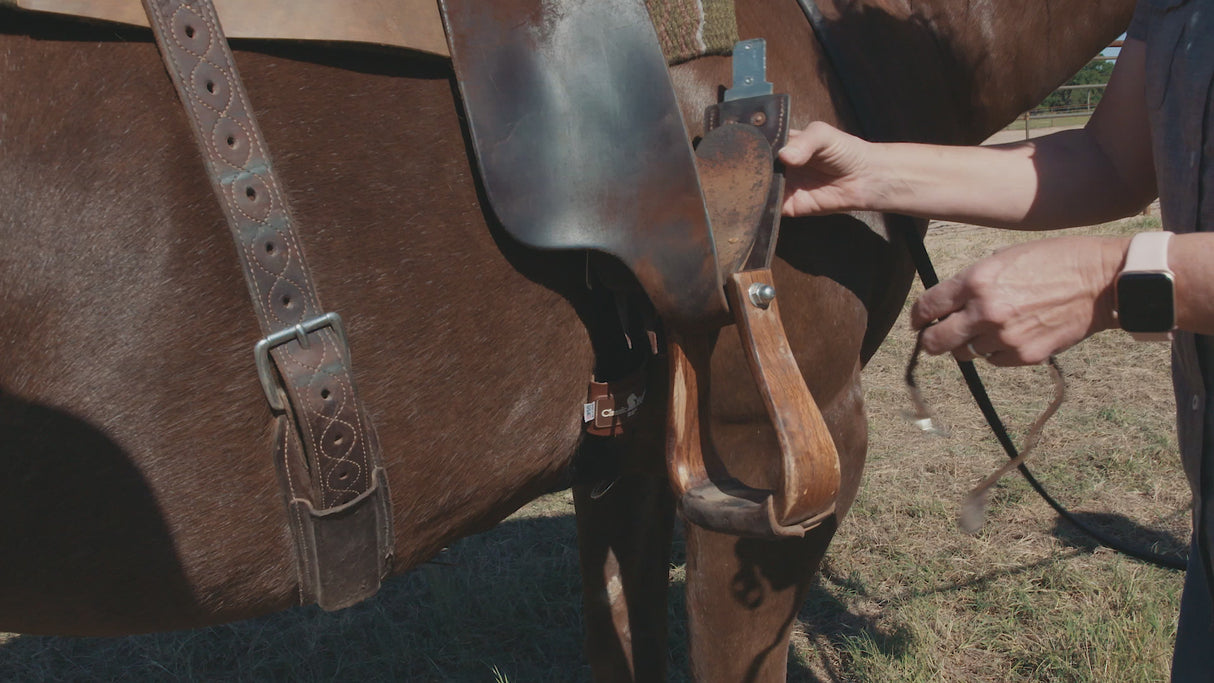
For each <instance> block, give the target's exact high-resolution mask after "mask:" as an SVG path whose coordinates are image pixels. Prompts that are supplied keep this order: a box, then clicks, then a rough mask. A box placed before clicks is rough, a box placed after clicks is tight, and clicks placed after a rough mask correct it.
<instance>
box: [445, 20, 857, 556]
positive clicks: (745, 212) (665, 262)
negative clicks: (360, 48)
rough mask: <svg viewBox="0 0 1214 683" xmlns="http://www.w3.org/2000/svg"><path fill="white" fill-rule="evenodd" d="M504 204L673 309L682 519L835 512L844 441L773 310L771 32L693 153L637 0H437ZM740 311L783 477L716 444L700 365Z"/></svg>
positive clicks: (473, 123)
mask: <svg viewBox="0 0 1214 683" xmlns="http://www.w3.org/2000/svg"><path fill="white" fill-rule="evenodd" d="M440 6H441V8H442V12H443V17H444V20H445V22H446V26H447V33H448V40H449V43H450V47H451V56H452V62H453V64H454V67H455V71H456V75H457V77H458V81H459V87H460V92H461V95H462V97H463V103H464V109H465V112H466V114H467V121H468V128H469V131H470V133H471V137H472V140H473V146H474V148H475V150H476V155H477V161H478V164H479V167H480V172H481V178H482V181H483V184H484V188H485V192H486V195H487V196H488V198H489V202H490V204H491V206H492V209H493V211H494V213H495V214H496V215H497V217H498V219H499V220H500V221H501V223H502V225H503V226H504V227H505V229H506V230H507V231H509V232H510V233H511V234H512V235H513V236H514V237H515V238H517V239H518V240H520V241H521V242H523V243H524V244H527V245H530V246H532V247H536V248H540V249H588V250H592V251H597V252H603V253H606V254H610V255H611V256H614V257H615V258H617V259H618V260H619V261H620V262H622V263H623V264H624V265H625V266H627V267H628V268H629V270H631V272H632V274H633V275H634V276H635V277H636V279H637V280H638V281H639V282H640V284H641V286H642V287H643V289H644V291H645V293H646V294H647V295H648V296H649V299H650V301H651V302H652V304H653V306H654V308H655V309H656V310H657V312H658V314H659V316H660V317H661V319H662V321H663V326H664V329H665V331H666V336H667V351H668V354H669V364H670V380H671V388H670V405H669V406H668V410H669V412H668V416H667V444H668V447H667V470H668V473H669V475H670V478H671V482H672V484H673V487H674V489H675V493H676V495H677V496H678V499H679V507H680V510H681V511H682V513H683V515H684V517H685V518H687V519H688V520H690V521H692V522H694V523H696V524H700V525H703V526H705V527H708V528H711V529H714V530H717V531H721V532H725V533H731V534H736V535H745V536H758V537H778V536H800V535H803V534H804V533H805V532H806V531H807V530H808V529H811V528H813V527H815V526H817V525H818V524H820V523H821V522H822V521H823V520H824V519H826V518H827V517H829V516H830V515H831V514H832V513H833V511H834V502H835V497H836V495H837V493H838V487H839V463H838V454H837V453H836V451H835V447H834V443H833V441H832V439H831V437H830V434H829V432H828V430H827V428H826V424H825V422H824V421H823V419H822V416H821V413H820V411H819V410H818V408H817V405H816V403H815V402H814V399H813V397H812V395H811V394H810V392H809V390H808V388H807V387H806V385H805V381H804V379H803V377H802V375H801V373H800V371H799V369H798V368H797V365H796V361H795V360H794V358H793V355H792V351H791V349H790V347H789V345H788V341H787V339H786V337H785V334H784V328H783V324H782V323H781V322H780V317H779V309H778V305H777V303H776V301H775V298H774V297H775V290H774V287H773V286H772V275H771V270H770V264H771V259H772V255H773V252H774V247H775V242H776V233H777V229H778V224H779V211H778V207H779V203H780V200H781V198H782V196H783V177H782V175H781V174H779V173H777V172H776V168H775V156H774V155H775V151H776V150H777V149H778V148H779V147H780V146H782V145H783V144H784V142H785V139H786V135H787V129H788V97H787V96H784V95H773V94H771V84H769V83H766V81H765V74H764V73H763V71H764V66H765V60H764V58H763V56H762V53H763V43H762V41H761V40H760V41H743V42H742V43H739V44H738V46H737V47H736V48H735V51H734V70H735V78H734V87H733V88H731V89H730V90H727V91H726V93H725V101H723V102H722V103H720V104H718V105H715V106H713V107H710V108H709V110H708V112H707V113H706V120H705V130H706V131H708V132H707V133H706V135H705V137H704V139H703V140H702V141H701V142H700V144H699V146H698V148H697V149H696V150H695V151H693V150H692V148H691V144H690V141H689V137H688V134H687V130H686V128H685V127H684V125H683V119H682V115H681V113H680V109H679V106H678V103H677V101H676V99H675V96H674V89H673V86H672V85H671V82H670V77H669V74H668V71H667V68H666V62H665V59H664V58H663V56H662V52H661V49H660V47H659V44H658V40H657V36H656V35H655V33H654V30H653V27H652V25H651V23H650V17H649V15H648V13H647V10H646V7H645V5H644V3H642V2H641V1H640V0H601V1H596V2H585V1H584V0H543V1H540V0H498V1H497V2H494V3H493V4H492V5H491V6H489V5H486V4H485V3H483V2H479V0H440ZM731 322H732V323H736V325H737V327H738V331H739V333H740V334H741V336H742V342H743V347H744V348H745V349H746V350H747V355H748V360H749V364H750V367H751V371H752V375H753V377H754V379H755V381H756V383H757V385H758V388H759V391H760V393H761V395H762V396H763V399H764V402H765V404H766V407H767V411H768V416H769V418H770V419H771V422H772V424H773V426H774V427H775V431H776V434H777V437H778V442H779V450H780V452H779V453H778V454H776V453H758V452H757V453H756V454H755V456H754V457H760V458H764V459H765V460H768V461H773V460H774V461H775V462H774V465H772V466H770V467H769V469H771V470H774V471H778V474H776V476H774V477H773V479H774V480H775V482H776V483H775V485H774V486H766V487H753V486H750V485H747V484H745V483H743V482H741V481H738V480H737V479H735V478H733V477H731V476H729V474H728V473H727V472H725V471H723V468H722V467H721V466H720V462H721V461H720V460H719V458H717V457H716V455H715V454H714V452H713V450H712V442H711V438H710V434H709V428H708V427H709V424H710V422H709V417H710V415H709V410H708V405H707V403H708V371H709V361H710V359H711V355H712V348H713V344H714V340H715V338H716V333H717V330H719V329H720V328H721V327H723V326H725V325H727V324H729V323H731Z"/></svg>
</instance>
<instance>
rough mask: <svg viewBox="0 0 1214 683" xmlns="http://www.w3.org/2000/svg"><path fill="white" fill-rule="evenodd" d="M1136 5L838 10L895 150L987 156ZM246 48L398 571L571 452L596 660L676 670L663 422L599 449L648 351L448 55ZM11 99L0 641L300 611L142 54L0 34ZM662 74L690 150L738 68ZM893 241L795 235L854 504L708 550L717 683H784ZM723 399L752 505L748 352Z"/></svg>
mask: <svg viewBox="0 0 1214 683" xmlns="http://www.w3.org/2000/svg"><path fill="white" fill-rule="evenodd" d="M1132 4H1133V3H1132V0H1104V1H1102V2H1090V1H1082V2H1081V1H1080V0H1056V1H1055V2H1050V3H1041V4H1039V5H1038V4H1034V5H1032V6H1026V5H1024V4H1023V3H1020V2H1016V1H1014V0H1003V1H996V0H991V1H989V2H981V3H978V2H972V0H923V1H922V2H918V3H913V6H908V3H904V2H895V1H894V0H858V1H855V2H847V3H845V2H835V3H823V12H824V13H825V14H826V15H827V18H828V20H829V21H830V24H831V27H832V28H831V30H832V33H833V35H834V36H835V37H836V39H837V40H840V41H843V42H844V43H845V44H848V45H851V46H853V48H854V49H855V50H856V51H857V52H861V51H862V53H863V55H864V59H863V61H862V65H863V67H864V68H863V69H861V70H860V71H858V72H851V73H848V74H845V75H843V77H844V78H846V79H848V80H849V81H851V87H853V88H861V89H863V91H864V92H866V93H868V94H869V96H870V97H871V98H872V99H873V103H875V104H876V105H878V107H879V111H881V112H882V114H883V117H884V119H885V121H884V123H885V124H886V132H885V133H884V134H885V135H887V136H892V137H898V138H901V139H908V140H911V139H913V140H924V141H935V142H951V143H974V142H978V141H980V140H981V139H983V138H984V137H985V136H986V135H987V134H989V133H990V132H992V131H994V130H996V129H997V128H999V127H1000V126H1002V125H1004V124H1006V123H1007V122H1008V121H1010V120H1011V119H1012V118H1013V117H1014V116H1015V115H1016V114H1017V113H1019V112H1020V111H1022V110H1024V109H1025V108H1027V107H1028V106H1030V105H1031V104H1032V103H1033V102H1035V101H1037V100H1039V99H1040V98H1041V97H1043V96H1044V95H1045V94H1046V93H1047V92H1048V91H1049V90H1050V89H1051V88H1053V87H1054V86H1056V85H1057V84H1059V83H1060V82H1061V81H1063V80H1064V79H1065V78H1066V77H1067V76H1068V75H1069V74H1070V73H1072V72H1074V71H1075V70H1077V69H1078V68H1079V67H1080V66H1081V65H1082V64H1083V63H1084V61H1085V60H1086V59H1087V58H1089V57H1090V56H1091V55H1092V54H1094V53H1095V52H1096V51H1097V50H1099V49H1100V47H1102V46H1103V45H1105V44H1107V42H1108V41H1109V40H1110V39H1112V38H1114V37H1115V36H1116V35H1117V33H1118V32H1119V31H1120V30H1121V27H1123V26H1124V25H1125V24H1126V23H1127V22H1128V18H1129V12H1130V8H1131V6H1132ZM738 12H739V16H738V21H739V28H740V31H741V35H742V37H743V38H749V37H764V38H766V39H767V41H768V52H769V56H768V66H769V80H771V81H772V82H773V83H775V84H776V87H777V89H778V90H779V91H785V92H789V93H790V94H791V95H792V102H793V122H792V123H793V125H794V126H804V125H805V124H807V123H808V122H809V121H812V120H815V119H821V120H826V121H829V122H833V123H837V124H839V125H841V126H844V127H848V126H849V125H851V124H852V123H853V120H852V117H851V115H850V114H849V112H848V111H847V110H846V108H845V106H844V105H843V101H844V98H843V97H842V95H841V92H842V91H841V90H840V81H839V78H840V74H836V73H834V72H832V71H831V69H830V68H829V67H828V66H827V64H826V62H825V61H824V60H823V58H822V54H821V51H820V48H819V46H818V44H817V43H816V42H815V41H814V39H813V37H812V34H811V33H810V30H809V26H808V24H807V23H806V20H805V18H804V16H803V14H802V11H801V9H800V8H799V7H798V6H797V4H796V3H794V2H792V0H767V1H765V2H752V3H739V4H738ZM860 46H862V47H860ZM238 47H240V48H242V49H238V50H237V60H238V62H239V66H240V69H241V72H242V74H243V76H244V79H245V84H246V86H247V88H248V90H249V93H250V96H251V98H252V100H253V103H254V106H255V107H256V108H257V116H258V117H259V120H260V123H261V127H262V129H263V130H264V131H265V133H266V135H267V137H268V141H269V144H270V147H271V149H272V150H273V154H274V156H275V158H276V160H277V166H278V169H279V172H280V173H281V175H282V177H283V178H284V180H285V184H286V187H287V191H288V193H289V196H290V201H291V203H292V205H293V209H294V213H295V215H296V217H297V218H298V219H299V223H300V224H301V225H302V226H305V227H304V241H305V248H306V250H307V253H308V257H309V259H310V261H311V265H312V268H313V272H314V274H315V277H316V279H317V281H318V287H319V290H320V291H321V292H322V294H323V296H324V298H325V300H326V302H327V303H328V305H329V306H330V307H331V308H332V309H334V310H339V311H341V313H342V315H343V316H344V317H345V318H346V323H347V328H348V331H349V335H350V339H351V345H352V347H353V352H354V357H355V369H356V371H357V373H358V381H359V384H360V386H361V389H362V393H363V397H364V398H365V400H366V403H367V405H368V407H369V409H370V411H371V413H372V414H371V418H372V420H373V422H374V423H375V425H376V428H377V431H378V433H379V438H380V441H381V442H382V443H383V444H384V457H385V460H386V465H387V469H388V473H389V478H390V481H391V488H392V495H393V502H394V510H395V527H396V547H395V562H396V566H395V569H396V570H397V571H404V570H407V569H409V568H411V567H414V566H416V565H418V564H419V563H421V562H423V561H424V560H426V559H427V558H430V557H432V556H433V555H435V553H437V552H438V551H439V550H440V549H441V548H443V547H444V546H445V545H447V544H448V543H450V542H451V541H453V540H454V539H456V538H459V537H461V536H465V535H468V534H470V533H473V532H476V531H479V530H483V529H485V528H488V527H489V526H491V525H493V524H495V523H496V522H498V521H500V520H501V519H503V518H504V517H505V516H506V515H508V514H509V513H510V512H512V511H513V510H515V509H517V508H518V507H519V506H521V505H522V504H523V503H525V502H526V501H528V500H530V499H531V498H533V497H534V496H536V495H537V494H538V493H540V492H542V491H544V490H546V489H548V488H550V487H551V486H553V485H554V484H555V483H557V482H558V481H560V479H561V477H562V476H563V472H565V471H566V470H567V468H568V467H569V466H570V464H571V462H573V461H574V459H575V454H576V455H577V462H578V468H577V469H578V471H579V472H580V473H582V474H583V476H581V477H579V478H578V479H577V483H576V484H575V486H574V494H575V499H576V502H577V517H578V532H579V533H578V538H579V544H580V550H581V557H582V560H581V562H582V570H583V586H584V603H585V609H584V613H585V621H586V629H587V636H586V637H587V655H588V658H589V660H590V662H591V665H592V667H593V668H594V671H595V675H596V678H599V679H601V680H629V679H645V680H662V679H664V677H665V672H664V667H665V660H666V655H665V647H666V646H665V642H666V617H665V613H666V604H665V602H666V601H665V593H666V585H667V582H668V565H667V561H668V558H669V554H670V544H671V535H672V529H673V524H674V516H675V511H674V503H673V500H672V497H671V496H670V494H669V492H668V488H667V485H666V482H665V481H664V479H663V476H662V474H661V472H662V469H661V468H662V466H661V453H662V449H663V438H662V432H661V425H662V422H663V418H664V416H663V412H664V401H663V400H662V399H661V398H660V397H655V398H651V399H650V400H648V401H647V402H646V404H645V408H644V409H643V411H642V413H641V415H640V418H639V423H640V425H641V428H639V429H636V430H635V431H634V432H633V435H632V436H631V437H629V438H628V439H627V440H621V441H618V442H607V441H602V440H598V439H589V438H583V437H582V435H581V424H580V407H581V403H582V400H583V398H584V391H585V382H586V380H587V379H588V378H589V377H590V375H591V373H592V372H593V371H594V370H595V368H596V366H598V367H599V368H604V367H611V366H613V365H615V366H622V365H627V364H628V363H629V362H630V360H631V359H632V358H631V354H632V353H634V352H624V351H620V350H619V348H618V346H617V345H615V344H613V343H612V344H608V343H604V342H603V341H602V340H604V339H614V338H618V336H619V334H620V330H619V329H618V322H616V321H617V316H616V314H615V312H614V310H613V309H612V305H611V301H610V300H609V299H607V298H605V297H604V295H603V294H601V293H599V292H597V291H592V290H587V289H586V287H585V284H584V282H585V259H584V257H583V256H582V255H580V254H576V253H543V254H541V253H537V252H534V251H531V250H529V249H527V248H524V247H522V246H521V245H519V244H518V243H516V242H514V241H513V240H512V239H511V238H510V237H509V236H507V235H506V234H505V233H504V232H503V231H502V230H501V229H500V227H499V226H497V225H496V224H495V221H494V220H493V218H492V216H491V214H490V213H489V212H488V211H487V210H486V208H485V203H484V201H483V198H482V196H481V195H480V194H479V193H478V186H477V182H476V177H475V173H474V170H473V168H474V167H473V165H472V162H471V156H470V154H471V153H470V150H469V148H468V146H467V143H466V137H465V132H464V131H463V130H462V129H461V124H460V116H459V114H460V104H459V102H458V100H457V97H456V93H457V89H456V88H455V87H454V85H453V77H452V74H451V69H450V66H449V64H448V62H447V61H446V60H442V59H439V58H434V57H427V56H422V55H418V54H413V53H409V52H387V53H384V52H369V51H365V50H354V49H348V48H338V47H315V46H284V45H274V44H240V45H238ZM0 74H3V75H0V197H3V201H0V231H3V235H4V237H3V244H4V249H3V252H2V255H0V292H2V294H0V323H2V329H3V330H4V332H3V333H2V334H0V358H2V359H3V361H2V362H0V465H2V466H3V471H4V476H3V477H0V518H2V519H4V520H5V521H4V524H3V525H0V558H2V559H0V630H4V631H12V632H21V633H55V634H85V635H89V634H98V635H105V634H121V633H133V632H145V631H155V630H164V629H179V628H190V627H196V626H201V625H206V624H215V623H220V622H225V621H231V620H237V619H243V618H247V617H251V616H254V615H259V614H265V613H269V612H273V611H277V610H281V609H284V608H286V607H288V606H290V605H292V604H295V603H296V602H297V600H298V597H297V590H298V588H297V582H296V573H295V569H294V567H293V564H292V557H293V555H292V550H291V539H290V536H289V531H288V529H287V525H286V524H285V518H284V507H283V503H282V499H281V497H280V494H279V492H278V489H277V479H276V474H275V471H274V465H273V463H272V462H271V459H270V457H269V454H270V453H271V451H272V448H271V446H272V444H271V439H272V434H271V430H270V426H271V424H272V421H271V414H270V411H269V409H268V407H267V405H266V403H265V400H264V398H263V394H262V392H261V389H260V387H259V385H258V381H257V378H256V375H255V373H254V372H252V371H251V363H250V356H251V353H250V345H251V341H250V340H256V339H257V338H258V337H260V334H259V332H258V329H257V325H256V322H255V320H254V318H253V316H252V315H251V309H250V306H249V304H248V302H247V299H246V294H245V291H244V287H243V283H242V277H241V273H240V272H239V270H238V268H237V264H236V260H235V259H234V257H233V252H232V247H231V245H230V242H229V238H228V236H227V231H226V229H225V227H224V223H223V219H222V216H221V214H220V212H219V210H218V207H217V206H216V204H215V201H214V198H213V195H212V193H211V190H210V188H209V187H208V184H207V181H206V178H205V176H204V175H203V173H202V167H201V164H200V163H199V159H198V156H197V152H196V151H195V149H194V147H193V144H192V143H191V135H190V132H189V130H188V129H187V127H186V123H185V119H184V117H183V115H182V112H181V109H180V105H179V104H178V102H177V100H176V98H175V97H174V95H173V93H172V90H171V88H170V86H169V82H168V79H167V78H166V76H165V74H164V68H163V66H162V65H161V62H160V58H159V56H158V55H157V53H156V50H155V48H154V46H153V45H152V43H151V42H150V36H149V35H148V34H147V33H146V32H142V31H138V30H127V29H117V28H114V27H109V26H106V27H97V26H87V25H80V24H77V23H74V22H71V21H68V20H61V19H51V18H46V17H41V16H33V15H27V14H22V13H17V12H13V11H7V10H0ZM672 76H673V79H674V82H675V85H676V90H677V92H678V95H679V97H680V102H681V104H682V105H683V108H684V113H685V118H686V120H687V124H688V128H689V130H690V132H691V134H692V135H693V136H696V135H698V134H699V132H700V124H699V117H700V112H702V111H703V108H704V106H705V105H706V104H709V103H711V102H714V101H715V100H716V98H717V93H718V89H719V86H721V85H724V84H728V83H729V81H730V74H729V64H728V60H727V59H725V58H716V57H710V58H703V59H699V60H696V61H693V62H690V63H687V64H684V65H680V66H678V67H675V68H674V69H673V70H672ZM883 226H884V223H883V221H882V220H881V218H880V217H875V216H862V217H846V216H840V217H833V218H830V219H821V220H814V221H790V222H788V223H786V224H785V226H784V228H783V231H782V236H781V241H780V244H779V248H778V259H777V263H776V264H775V273H776V278H777V283H776V285H777V287H778V289H779V291H780V292H781V301H782V306H783V315H784V323H785V326H786V327H787V329H788V335H789V338H790V340H791V342H792V344H793V348H794V352H795V355H796V357H797V360H798V363H799V364H800V367H801V368H802V370H803V372H804V374H805V378H806V381H807V383H808V385H809V387H810V389H811V390H812V392H813V394H814V396H815V397H816V398H817V400H818V402H819V404H820V406H821V409H822V412H823V415H824V417H825V418H826V421H827V423H828V425H829V427H830V430H831V434H832V436H833V438H834V440H835V443H836V445H837V447H838V451H839V455H840V460H841V466H842V472H843V484H842V491H841V494H840V495H841V498H840V501H839V505H838V508H837V514H836V517H835V518H834V519H832V520H830V521H828V522H827V523H825V524H823V525H822V526H820V527H818V528H817V529H815V530H814V531H813V532H811V533H810V534H809V535H808V536H807V537H806V538H805V539H803V540H800V539H799V540H787V541H780V542H768V541H759V540H753V539H738V538H735V537H730V536H724V535H721V534H716V533H712V532H708V531H704V530H702V529H699V528H697V527H689V528H688V529H687V530H686V531H687V574H688V580H687V605H688V617H689V631H690V636H691V638H690V643H691V645H690V647H691V653H690V656H691V659H692V662H693V670H694V671H693V673H694V675H695V676H696V677H697V678H699V679H704V680H781V679H782V678H783V677H784V675H785V671H786V667H787V643H788V636H789V630H790V628H791V626H792V623H793V620H794V616H795V614H796V611H797V608H798V606H799V604H800V602H801V601H802V599H803V597H804V595H805V591H806V590H807V588H808V586H809V582H810V579H811V577H812V575H813V573H814V572H815V571H816V569H817V567H818V564H819V562H820V561H821V559H822V557H823V554H824V552H825V550H826V547H827V545H828V543H829V541H830V539H831V537H832V536H833V534H834V532H835V530H836V528H837V527H838V523H839V520H840V519H841V518H842V517H843V516H844V515H845V514H846V511H847V509H848V507H849V505H850V504H851V502H852V500H854V497H855V494H856V490H857V488H858V486H859V483H860V473H861V469H862V464H863V460H864V451H865V445H866V438H865V420H864V407H863V403H862V398H861V391H860V369H861V366H862V363H863V361H864V360H865V359H867V358H868V356H869V355H871V353H872V352H873V351H874V349H875V348H876V346H877V345H878V344H879V343H880V341H881V340H882V338H883V337H884V336H885V334H886V333H887V332H888V330H889V327H890V325H892V322H893V320H894V318H895V317H896V314H897V312H898V310H899V309H900V307H901V305H902V302H903V300H904V299H905V296H906V292H907V289H908V287H909V282H910V278H911V269H910V266H909V260H908V258H907V257H906V255H905V250H904V249H903V245H902V244H900V242H899V240H898V238H897V237H896V236H887V235H886V234H885V232H884V227H883ZM69 237H70V238H71V239H68V238H69ZM658 365H660V363H655V364H652V365H651V367H652V368H653V371H652V373H651V374H652V377H651V380H650V387H651V390H652V392H653V394H654V395H655V396H656V395H657V394H661V393H662V392H663V389H662V387H663V384H664V382H665V379H664V378H665V370H664V369H663V368H661V367H657V366H658ZM713 377H714V386H713V389H712V391H713V404H714V421H713V427H712V429H713V437H714V440H715V441H716V445H717V448H718V450H719V451H720V452H721V455H722V457H723V458H724V459H725V460H726V461H727V464H728V466H729V467H730V469H731V472H734V473H737V474H739V475H741V476H742V477H744V478H745V477H752V478H760V479H761V478H762V476H763V474H762V473H761V472H755V471H749V470H748V467H750V468H751V469H753V465H752V464H751V462H750V461H748V460H747V459H746V457H745V456H746V453H747V452H748V450H749V446H750V445H751V444H753V443H754V441H755V440H756V439H771V438H773V437H772V435H771V429H770V427H769V425H768V422H767V417H766V413H765V410H764V408H763V405H762V402H761V400H760V399H759V396H758V394H757V392H756V391H755V390H754V388H753V386H752V383H751V380H750V377H749V372H748V370H747V369H746V367H745V364H744V361H743V357H742V354H741V352H740V350H739V348H738V343H737V341H736V339H735V336H734V335H732V333H726V334H723V335H722V336H721V342H720V344H719V345H718V349H717V352H716V354H715V355H714V359H713ZM604 481H614V484H613V485H612V486H611V487H610V488H609V489H607V491H606V493H605V494H603V495H594V496H592V495H591V491H592V489H594V488H595V487H600V486H601V484H602V482H604Z"/></svg>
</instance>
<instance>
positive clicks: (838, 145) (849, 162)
mask: <svg viewBox="0 0 1214 683" xmlns="http://www.w3.org/2000/svg"><path fill="white" fill-rule="evenodd" d="M870 149H871V143H868V142H865V141H864V140H861V139H860V138H857V137H855V136H852V135H848V134H847V133H844V132H842V131H840V130H838V129H837V128H834V127H833V126H831V125H829V124H826V123H822V122H821V121H815V122H814V123H811V124H809V126H808V127H806V128H805V130H801V131H797V130H794V131H791V132H790V134H789V138H788V144H787V145H785V146H784V148H783V149H781V150H780V152H779V157H780V161H782V162H784V165H785V179H786V180H785V191H784V206H783V211H784V215H786V216H810V215H821V214H827V213H838V212H840V211H847V210H849V209H860V208H865V199H866V187H867V183H868V178H867V177H866V174H867V172H868V170H869V166H870V163H869V155H870V153H871V152H870Z"/></svg>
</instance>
